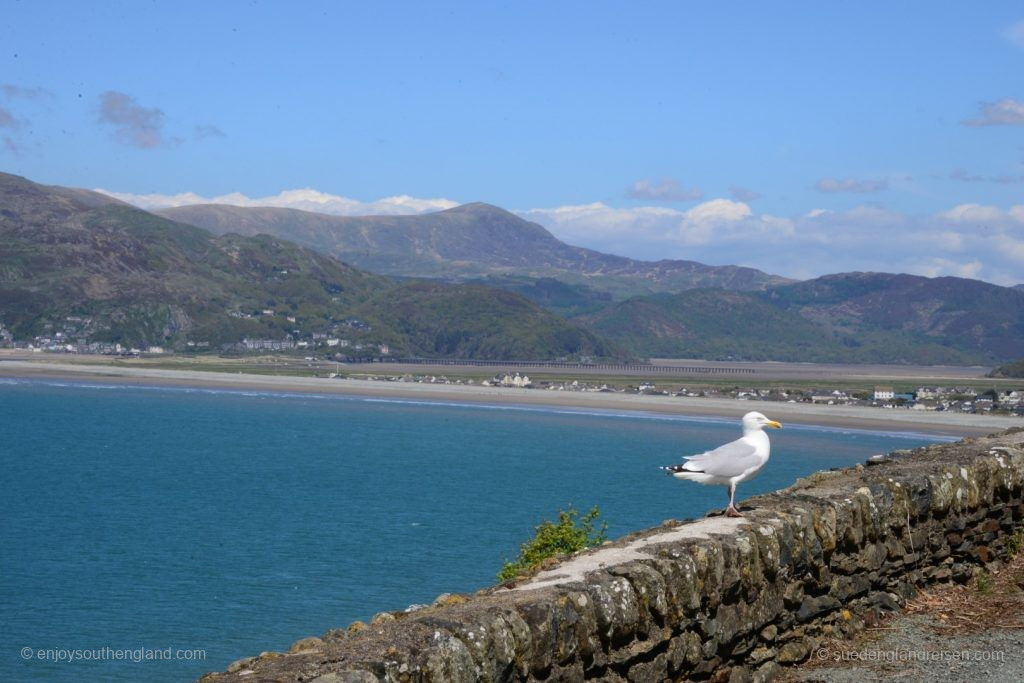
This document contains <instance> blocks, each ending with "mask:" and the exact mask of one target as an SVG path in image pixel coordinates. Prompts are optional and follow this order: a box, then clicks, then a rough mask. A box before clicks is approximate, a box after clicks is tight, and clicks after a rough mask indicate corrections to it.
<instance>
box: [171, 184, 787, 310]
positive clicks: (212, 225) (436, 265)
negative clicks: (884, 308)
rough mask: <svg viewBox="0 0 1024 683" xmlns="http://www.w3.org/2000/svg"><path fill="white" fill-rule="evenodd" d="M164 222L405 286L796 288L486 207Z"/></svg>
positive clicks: (221, 214)
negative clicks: (581, 237) (593, 239)
mask: <svg viewBox="0 0 1024 683" xmlns="http://www.w3.org/2000/svg"><path fill="white" fill-rule="evenodd" d="M157 213H159V214H160V215H162V216H165V217H167V218H170V219H172V220H175V221H180V222H182V223H188V224H190V225H195V226H198V227H200V228H204V229H206V230H209V231H210V232H212V233H214V234H217V235H222V234H225V233H228V232H235V233H239V234H242V235H257V234H268V235H274V236H276V237H280V238H282V239H287V240H290V241H293V242H297V243H298V244H302V245H304V246H307V247H309V248H311V249H315V250H317V251H320V252H322V253H325V254H330V255H331V256H333V257H335V258H337V259H339V260H341V261H344V262H346V263H350V264H352V265H354V266H356V267H359V268H365V269H366V270H370V271H373V272H376V273H382V274H385V275H394V276H400V277H420V278H435V279H437V278H440V279H447V280H465V279H474V278H482V277H498V278H504V277H509V276H511V277H529V278H551V279H557V280H559V281H562V282H565V283H568V284H577V285H584V286H586V287H589V288H591V289H594V290H597V291H602V292H611V293H613V294H614V295H615V296H616V297H617V298H625V297H627V296H634V295H641V294H650V293H654V292H676V291H680V290H683V289H694V288H697V287H722V288H725V289H739V290H761V289H764V288H765V287H767V286H769V285H773V284H782V283H785V282H790V281H791V280H787V279H786V278H782V277H778V276H775V275H769V274H767V273H764V272H762V271H760V270H756V269H754V268H745V267H741V266H707V265H704V264H702V263H697V262H696V261H674V260H663V261H637V260H635V259H630V258H624V257H622V256H613V255H611V254H603V253H601V252H598V251H593V250H591V249H584V248H582V247H574V246H571V245H568V244H565V243H564V242H562V241H560V240H558V239H557V238H556V237H555V236H554V235H552V234H551V233H550V232H548V231H547V230H546V229H545V228H543V227H541V226H540V225H538V224H536V223H531V222H529V221H526V220H523V219H522V218H520V217H519V216H516V215H515V214H513V213H511V212H509V211H505V210H504V209H501V208H498V207H496V206H491V205H490V204H483V203H479V202H478V203H473V204H464V205H462V206H458V207H455V208H453V209H448V210H446V211H438V212H435V213H429V214H423V215H417V216H328V215H324V214H318V213H312V212H309V211H299V210H296V209H280V208H270V207H259V208H253V207H239V206H225V205H217V204H205V205H194V206H183V207H178V208H172V209H163V210H161V211H158V212H157Z"/></svg>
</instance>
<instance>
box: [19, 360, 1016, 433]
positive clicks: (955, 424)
mask: <svg viewBox="0 0 1024 683" xmlns="http://www.w3.org/2000/svg"><path fill="white" fill-rule="evenodd" d="M0 377H8V378H23V379H40V380H65V381H75V382H90V383H105V384H120V385H125V386H140V385H141V386H145V385H151V386H166V387H201V388H211V389H223V390H240V391H271V392H280V393H315V394H337V395H343V396H355V397H363V398H375V399H383V400H388V399H390V400H414V401H431V402H446V403H464V404H484V405H501V406H510V407H512V406H533V407H541V406H549V407H552V408H560V409H579V410H587V411H611V412H627V411H635V412H644V413H659V414H669V415H680V416H704V417H718V418H726V419H738V418H739V417H740V416H742V415H743V414H744V413H746V412H748V411H750V410H759V411H761V412H763V413H765V414H766V415H768V416H769V417H771V418H773V419H778V420H780V421H782V422H789V423H792V424H800V425H808V426H821V427H838V428H852V429H867V430H874V431H889V432H919V433H927V434H937V435H946V436H958V437H959V436H976V435H983V434H991V433H993V432H998V431H1002V430H1004V429H1007V428H1010V427H1024V418H1019V417H1002V416H992V415H971V414H962V413H947V412H930V411H917V410H909V409H885V408H870V407H863V406H828V405H812V404H807V403H779V402H773V401H744V400H736V399H725V398H695V397H675V396H646V395H636V394H618V393H600V392H574V391H549V390H543V389H515V388H502V387H484V386H479V385H451V384H419V383H414V382H389V381H376V380H360V379H327V378H318V377H295V376H285V375H258V374H244V373H227V372H203V371H193V370H158V369H150V368H136V367H116V366H109V365H87V364H82V363H54V362H48V361H25V360H8V359H0Z"/></svg>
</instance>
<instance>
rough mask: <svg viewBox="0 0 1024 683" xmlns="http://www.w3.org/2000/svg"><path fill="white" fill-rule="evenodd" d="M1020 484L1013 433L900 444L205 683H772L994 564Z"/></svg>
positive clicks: (1023, 461)
mask: <svg viewBox="0 0 1024 683" xmlns="http://www.w3.org/2000/svg"><path fill="white" fill-rule="evenodd" d="M1022 484H1024V430H1017V431H1015V432H1013V431H1011V432H1006V433H1004V434H1001V435H997V436H993V437H986V438H980V439H967V440H965V441H961V442H958V443H955V444H945V445H937V446H930V447H926V448H921V449H917V450H914V451H899V452H895V453H892V454H889V455H888V456H885V457H884V458H876V459H874V462H872V463H871V464H869V465H867V466H863V465H859V466H857V467H854V468H848V469H845V470H840V471H834V472H819V473H817V474H815V475H812V476H811V477H808V478H807V479H803V480H800V481H799V482H797V483H796V484H795V485H793V486H792V487H790V488H788V489H786V490H784V491H779V492H776V493H772V494H769V495H766V496H760V497H757V498H752V499H749V500H747V501H745V502H744V504H743V509H744V511H745V514H746V517H745V518H743V519H728V518H725V517H708V518H705V519H702V520H698V521H695V522H686V523H681V522H666V523H665V524H663V525H662V526H661V527H658V528H655V529H650V530H647V531H643V532H640V533H637V534H633V535H631V536H628V537H626V538H624V539H621V540H619V541H617V542H615V543H613V544H609V545H605V546H602V547H601V548H598V549H595V550H591V551H587V552H584V553H581V554H579V555H576V556H574V557H573V558H570V559H568V560H566V561H565V562H563V563H561V564H559V565H557V566H555V567H552V568H549V569H547V570H545V571H543V572H541V573H540V574H538V575H536V576H534V577H532V578H531V579H529V580H527V581H524V582H521V583H520V584H518V585H514V586H512V585H504V586H498V587H494V588H490V589H487V590H484V591H480V592H479V593H476V594H473V595H470V596H448V597H442V598H440V599H439V600H438V601H437V602H436V603H435V604H434V605H432V606H430V607H427V608H423V609H420V610H416V611H413V612H408V613H406V612H398V613H381V614H379V615H377V616H376V617H375V618H374V619H373V621H372V622H371V623H370V624H368V625H367V624H362V623H359V622H357V623H356V624H353V625H352V626H349V627H348V629H346V630H340V629H336V630H332V631H330V632H328V633H327V634H325V635H324V636H323V637H322V638H307V639H304V640H301V641H299V642H298V643H296V644H295V645H294V646H293V647H292V649H291V652H290V653H288V654H281V653H264V654H262V655H260V656H259V657H254V658H249V659H244V660H240V661H238V662H235V663H234V664H232V665H231V667H230V668H229V670H228V671H227V672H224V673H221V674H208V675H207V676H206V677H204V679H203V680H204V681H254V680H259V681H264V680H285V681H315V682H316V683H339V682H341V681H360V682H371V681H439V682H440V681H444V682H446V683H447V682H451V681H477V680H481V681H510V680H538V681H547V680H574V681H575V680H585V679H599V680H609V681H622V680H630V681H660V680H665V679H669V680H701V679H714V680H719V681H725V680H729V681H749V680H754V681H758V680H770V679H771V678H773V677H774V676H775V675H776V674H777V673H778V671H779V669H780V666H782V665H785V664H788V663H793V662H799V661H801V660H803V659H806V658H807V657H808V656H810V655H811V653H812V652H813V651H814V650H815V648H816V647H817V646H818V644H819V642H821V641H822V639H824V638H827V637H833V636H838V635H843V634H847V633H850V632H853V631H856V630H858V629H861V628H863V627H864V626H865V625H870V624H871V623H873V622H874V621H876V620H877V619H878V617H879V616H880V614H881V613H883V612H886V611H892V610H897V609H899V607H900V605H901V604H902V603H903V602H904V600H905V599H906V598H907V597H909V596H911V595H912V594H913V593H914V591H915V588H916V587H917V586H921V585H924V584H927V583H931V582H936V581H950V580H952V581H960V582H964V581H968V580H970V578H971V577H972V576H973V575H974V574H975V573H976V572H979V571H981V570H982V567H984V566H985V565H989V568H992V566H994V565H998V563H999V562H1000V558H1001V557H1004V556H1005V553H1006V551H1007V547H1008V543H1009V539H1010V538H1011V536H1012V535H1013V534H1014V533H1015V532H1017V531H1018V530H1019V529H1021V528H1022V519H1024V498H1022ZM1018 538H1019V536H1018Z"/></svg>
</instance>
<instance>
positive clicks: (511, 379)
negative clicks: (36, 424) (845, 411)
mask: <svg viewBox="0 0 1024 683" xmlns="http://www.w3.org/2000/svg"><path fill="white" fill-rule="evenodd" d="M274 314H275V312H274V311H272V310H269V309H268V310H265V311H260V312H259V315H274ZM238 315H249V314H238ZM289 321H290V322H292V323H294V322H295V319H294V318H289ZM90 322H91V321H90V320H89V318H80V317H74V316H71V317H68V318H67V320H66V321H65V324H64V325H63V326H62V329H60V330H59V331H50V332H49V333H48V334H44V335H39V336H36V337H34V338H33V339H31V340H16V339H14V337H13V336H12V334H11V333H10V331H9V330H8V329H7V328H6V327H4V325H3V324H2V323H0V348H14V349H23V350H26V351H29V352H32V353H53V354H91V355H106V356H118V357H143V356H149V357H152V356H163V355H168V354H170V353H171V350H170V349H166V348H164V347H162V346H147V347H145V348H138V347H133V346H125V345H122V344H119V343H111V342H101V341H90V340H89V339H88V337H87V336H86V335H85V332H86V331H87V330H88V328H89V324H90ZM343 326H344V327H345V328H348V329H351V330H352V331H355V332H357V333H365V332H368V331H370V329H371V327H370V325H369V324H367V323H365V322H363V321H361V320H356V319H352V320H346V321H344V323H343ZM294 332H295V334H293V335H288V336H287V337H285V338H284V339H249V338H244V339H242V340H241V341H240V342H238V343H236V344H230V345H226V346H223V347H221V348H219V349H213V348H211V344H210V342H208V341H189V342H187V345H186V352H195V353H203V352H206V353H209V352H211V351H215V350H219V351H220V352H221V353H229V354H245V353H254V352H278V353H281V352H283V353H303V352H306V353H315V352H317V351H318V350H319V351H320V352H321V353H323V352H324V351H326V352H327V353H326V357H329V358H331V359H333V360H336V361H338V362H345V361H346V360H350V359H355V358H374V359H379V360H386V359H389V358H391V349H390V348H389V346H388V345H387V344H380V343H369V342H367V343H360V342H355V341H353V340H352V339H349V338H346V337H342V336H339V335H337V334H334V333H326V332H314V333H312V334H310V335H305V338H303V336H302V335H301V334H300V332H299V330H295V331H294ZM313 359H314V356H312V355H310V356H306V357H305V360H307V361H312V360H313ZM498 364H500V362H498ZM360 377H361V378H364V379H370V380H377V381H385V382H414V383H429V384H463V385H473V384H476V385H477V386H486V387H507V388H519V389H534V390H540V391H566V392H603V393H619V394H644V395H649V396H669V397H675V398H687V397H699V398H731V399H737V400H741V401H779V402H785V403H816V404H823V405H844V406H850V405H853V406H866V407H872V408H882V409H890V410H922V411H951V412H958V413H974V414H995V415H1011V416H1024V386H1022V387H1018V388H1011V389H1007V390H995V389H978V388H976V387H972V386H966V385H965V386H960V385H957V386H919V387H916V388H915V389H914V390H913V391H903V392H900V391H896V389H895V388H894V387H892V386H885V385H879V386H876V387H874V389H873V390H869V391H848V390H845V391H844V390H843V389H840V388H836V387H829V386H821V387H815V388H811V389H807V388H788V387H783V386H780V387H777V388H776V387H773V388H768V389H766V388H754V387H743V386H735V387H723V388H714V387H707V386H702V385H695V386H686V385H678V386H675V385H673V386H666V385H665V384H664V383H659V384H654V383H650V382H639V383H637V384H614V383H608V382H588V381H586V380H580V379H573V380H566V381H555V380H536V381H535V380H532V379H531V378H530V377H529V376H527V375H525V374H520V373H519V372H514V373H513V372H507V373H500V374H498V375H495V376H494V377H492V378H490V379H483V380H474V379H468V378H449V377H447V376H446V375H429V374H410V373H403V374H368V375H366V376H363V375H360ZM328 378H330V379H344V378H345V375H343V374H341V373H338V372H334V373H329V375H328Z"/></svg>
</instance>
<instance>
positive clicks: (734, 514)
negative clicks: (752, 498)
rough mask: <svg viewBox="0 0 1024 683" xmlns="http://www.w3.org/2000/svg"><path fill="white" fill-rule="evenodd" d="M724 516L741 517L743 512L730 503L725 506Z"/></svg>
mask: <svg viewBox="0 0 1024 683" xmlns="http://www.w3.org/2000/svg"><path fill="white" fill-rule="evenodd" d="M725 516H726V517H742V516H743V513H742V512H740V511H739V510H737V509H736V508H735V507H734V506H732V505H730V506H729V507H727V508H725Z"/></svg>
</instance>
